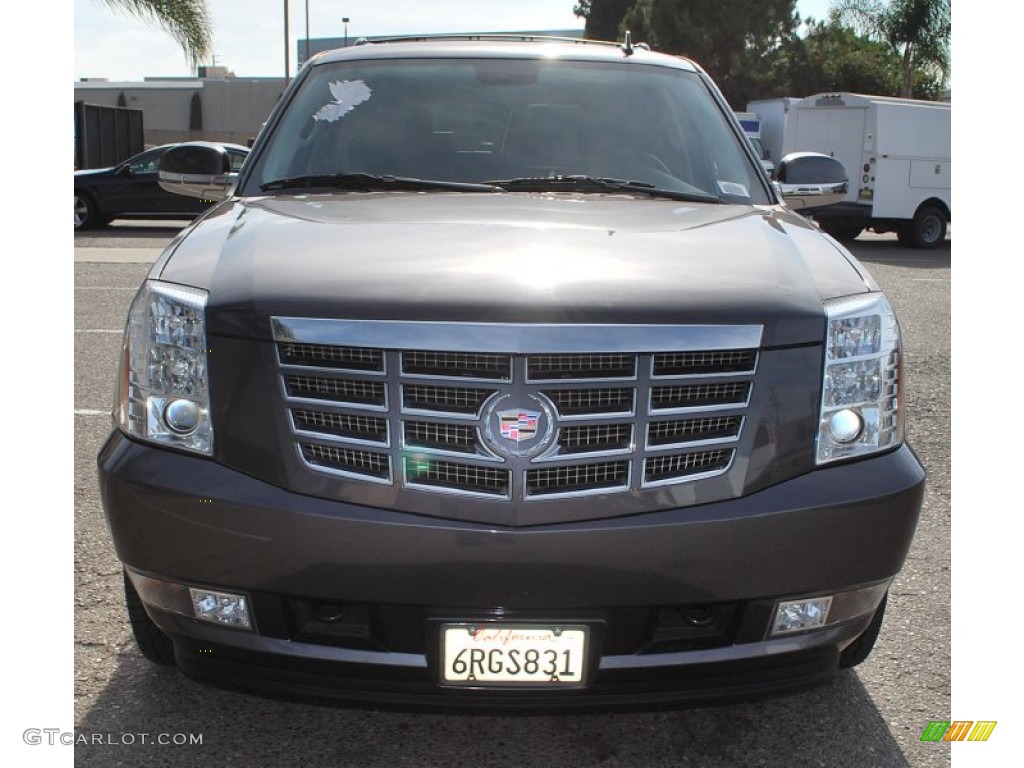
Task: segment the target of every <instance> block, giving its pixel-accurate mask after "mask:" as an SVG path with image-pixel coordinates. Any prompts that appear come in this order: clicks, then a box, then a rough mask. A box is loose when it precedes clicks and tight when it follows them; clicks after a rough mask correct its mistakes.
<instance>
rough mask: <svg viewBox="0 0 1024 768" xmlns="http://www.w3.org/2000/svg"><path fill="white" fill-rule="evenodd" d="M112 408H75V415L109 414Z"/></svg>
mask: <svg viewBox="0 0 1024 768" xmlns="http://www.w3.org/2000/svg"><path fill="white" fill-rule="evenodd" d="M109 415H110V410H109V409H108V410H101V409H99V408H75V416H109Z"/></svg>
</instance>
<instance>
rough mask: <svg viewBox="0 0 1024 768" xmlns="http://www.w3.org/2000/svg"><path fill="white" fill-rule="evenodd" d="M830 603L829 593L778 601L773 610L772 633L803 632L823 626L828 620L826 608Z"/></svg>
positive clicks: (827, 608)
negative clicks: (777, 605)
mask: <svg viewBox="0 0 1024 768" xmlns="http://www.w3.org/2000/svg"><path fill="white" fill-rule="evenodd" d="M831 605H832V596H831V595H828V596H826V597H813V598H810V599H808V600H789V601H787V602H784V603H779V607H778V608H777V609H776V611H775V623H774V624H773V625H772V634H773V635H784V634H787V633H789V632H803V631H804V630H807V629H816V628H818V627H823V626H824V625H825V622H826V621H827V620H828V610H829V608H830V607H831Z"/></svg>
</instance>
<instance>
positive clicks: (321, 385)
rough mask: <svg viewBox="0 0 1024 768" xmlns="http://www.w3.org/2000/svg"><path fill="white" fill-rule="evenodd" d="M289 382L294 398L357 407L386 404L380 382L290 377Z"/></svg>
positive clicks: (290, 391) (290, 392)
mask: <svg viewBox="0 0 1024 768" xmlns="http://www.w3.org/2000/svg"><path fill="white" fill-rule="evenodd" d="M287 382H288V394H289V395H292V396H293V397H308V398H313V399H316V400H332V401H335V402H339V403H353V404H355V405H377V406H383V405H384V404H385V402H386V400H385V389H384V384H383V382H379V381H359V380H356V379H328V378H324V377H320V376H302V375H290V376H288V378H287Z"/></svg>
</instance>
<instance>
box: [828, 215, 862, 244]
mask: <svg viewBox="0 0 1024 768" xmlns="http://www.w3.org/2000/svg"><path fill="white" fill-rule="evenodd" d="M818 226H819V227H821V228H822V230H824V231H825V232H827V233H828V234H830V235H832V237H834V238H835V239H836V240H839V241H840V242H844V243H847V242H850V241H851V240H856V239H857V236H858V235H859V234H860V233H861V232H863V231H864V227H862V226H861V225H860V224H854V223H852V222H849V221H843V220H842V219H823V220H821V221H819V222H818Z"/></svg>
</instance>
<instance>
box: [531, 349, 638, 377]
mask: <svg viewBox="0 0 1024 768" xmlns="http://www.w3.org/2000/svg"><path fill="white" fill-rule="evenodd" d="M527 370H528V372H529V377H530V379H531V380H532V381H552V380H558V379H631V378H633V377H634V376H635V375H636V355H531V356H530V357H529V358H527Z"/></svg>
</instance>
